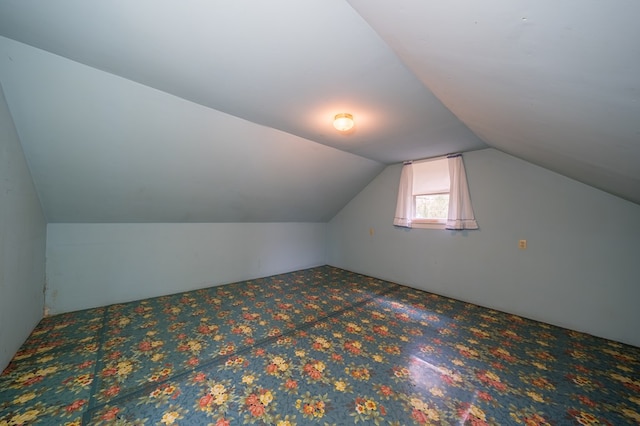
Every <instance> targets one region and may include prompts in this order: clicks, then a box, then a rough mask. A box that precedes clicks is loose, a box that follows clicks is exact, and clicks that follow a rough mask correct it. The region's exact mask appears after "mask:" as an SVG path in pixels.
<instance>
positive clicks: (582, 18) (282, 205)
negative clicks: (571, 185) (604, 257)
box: [0, 0, 640, 222]
mask: <svg viewBox="0 0 640 426" xmlns="http://www.w3.org/2000/svg"><path fill="white" fill-rule="evenodd" d="M638 12H640V4H638V3H637V2H635V0H615V1H614V2H613V3H611V2H608V3H606V4H605V3H602V2H600V1H594V0H579V1H578V0H568V1H566V2H562V3H558V2H550V1H542V2H541V1H539V0H537V1H533V0H527V1H521V2H512V1H509V0H490V1H487V2H482V3H478V2H475V1H472V0H460V1H453V2H442V1H431V0H421V1H419V0H394V1H388V0H349V1H348V2H347V1H345V0H309V1H303V2H301V1H295V0H272V1H269V2H255V1H248V0H234V1H230V0H229V1H222V0H218V1H212V0H198V1H196V0H191V1H181V2H174V1H169V0H160V1H158V0H153V1H152V0H137V1H134V2H131V1H127V0H112V1H108V2H86V1H82V0H57V1H55V2H50V1H29V0H3V1H2V2H0V85H1V86H2V89H3V91H4V95H5V99H6V102H7V104H8V107H9V110H10V111H11V114H12V117H13V120H14V123H15V126H16V129H17V132H18V135H19V137H20V140H21V142H22V145H23V148H24V151H25V155H26V157H27V161H28V163H29V166H30V169H31V173H32V175H33V178H34V182H35V184H36V187H37V190H38V192H39V195H40V198H41V202H42V204H43V208H44V210H45V214H46V215H47V218H48V220H49V221H50V222H252V221H255V222H263V221H326V220H329V219H330V218H331V217H332V216H333V215H334V214H335V213H336V212H337V211H338V210H339V209H340V208H342V206H344V205H345V204H346V203H347V202H348V201H349V200H350V199H351V198H352V197H353V196H354V195H355V194H357V192H358V191H359V190H360V189H362V188H363V187H364V185H366V184H367V183H368V182H369V181H370V180H371V179H372V178H373V177H374V176H375V175H376V174H377V173H379V172H380V171H381V170H382V168H383V167H384V165H385V164H390V163H395V162H399V161H402V160H405V159H416V158H425V157H431V156H436V155H443V154H446V153H449V152H457V151H467V150H474V149H481V148H485V147H487V146H491V147H495V148H497V149H500V150H502V151H505V152H507V153H510V154H512V155H515V156H517V157H520V158H523V159H525V160H528V161H531V162H533V163H536V164H539V165H541V166H543V167H547V168H549V169H551V170H554V171H556V172H558V173H561V174H564V175H566V176H569V177H571V178H574V179H577V180H579V181H582V182H585V183H587V184H590V185H593V186H595V187H597V188H600V189H603V190H605V191H608V192H611V193H613V194H616V195H618V196H621V197H623V198H626V199H628V200H631V201H633V202H636V203H640V43H639V42H638V40H640V27H638V26H637V25H635V22H634V17H635V16H638ZM341 112H350V113H352V114H353V115H354V117H355V120H356V127H355V129H354V130H353V131H351V132H348V133H347V134H341V133H339V132H337V131H336V130H334V129H333V127H332V125H331V122H332V118H333V116H334V115H335V114H337V113H341Z"/></svg>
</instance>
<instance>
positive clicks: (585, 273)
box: [327, 149, 640, 346]
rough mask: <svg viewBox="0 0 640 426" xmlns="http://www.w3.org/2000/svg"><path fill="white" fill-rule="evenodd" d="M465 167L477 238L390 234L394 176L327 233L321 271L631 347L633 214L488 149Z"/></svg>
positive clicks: (636, 282)
mask: <svg viewBox="0 0 640 426" xmlns="http://www.w3.org/2000/svg"><path fill="white" fill-rule="evenodd" d="M464 161H465V165H466V170H467V176H468V179H469V186H470V190H471V197H472V200H473V205H474V209H475V213H476V218H477V219H478V223H479V226H480V230H478V231H466V232H453V231H444V230H431V229H413V230H410V231H408V230H404V229H401V228H394V227H393V225H392V220H393V216H394V209H395V204H396V196H397V189H398V182H399V179H400V171H401V166H400V165H393V166H389V167H387V168H386V169H385V170H384V171H383V172H382V173H381V174H380V175H379V176H378V177H377V178H376V179H374V180H373V181H372V182H371V183H370V184H369V185H368V186H367V187H366V188H365V189H364V190H363V191H362V192H361V193H360V194H359V195H358V196H356V197H355V198H354V199H353V200H352V201H351V202H350V203H349V204H348V205H347V206H345V208H344V209H343V210H342V211H341V212H340V213H338V214H337V215H336V217H334V218H333V220H332V221H331V222H330V223H329V227H328V238H327V240H328V250H327V252H328V255H327V257H328V262H329V263H330V264H332V265H335V266H339V267H343V268H346V269H350V270H353V271H357V272H360V273H364V274H369V275H372V276H376V277H379V278H383V279H389V280H392V281H396V282H398V283H403V284H406V285H410V286H412V287H416V288H421V289H424V290H428V291H431V292H434V293H438V294H442V295H447V296H450V297H454V298H457V299H460V300H464V301H469V302H473V303H476V304H479V305H483V306H488V307H493V308H496V309H499V310H503V311H506V312H510V313H515V314H519V315H523V316H525V317H529V318H533V319H537V320H541V321H544V322H548V323H552V324H556V325H560V326H564V327H568V328H571V329H575V330H580V331H584V332H588V333H591V334H594V335H597V336H601V337H606V338H610V339H614V340H618V341H622V342H626V343H631V344H634V345H636V346H640V328H638V327H639V326H640V308H639V307H638V303H639V302H640V248H639V247H640V206H639V205H636V204H633V203H630V202H627V201H624V200H622V199H620V198H617V197H614V196H612V195H609V194H607V193H605V192H602V191H599V190H597V189H594V188H592V187H589V186H587V185H583V184H581V183H579V182H576V181H574V180H571V179H568V178H565V177H563V176H560V175H558V174H555V173H553V172H550V171H548V170H546V169H543V168H540V167H537V166H534V165H532V164H530V163H527V162H525V161H521V160H518V159H516V158H514V157H512V156H509V155H507V154H504V153H501V152H499V151H496V150H494V149H486V150H481V151H475V152H470V153H466V154H465V155H464ZM370 228H374V235H373V236H371V235H370V234H369V229H370ZM519 239H527V240H528V249H527V250H524V251H521V250H519V249H518V246H517V243H518V240H519Z"/></svg>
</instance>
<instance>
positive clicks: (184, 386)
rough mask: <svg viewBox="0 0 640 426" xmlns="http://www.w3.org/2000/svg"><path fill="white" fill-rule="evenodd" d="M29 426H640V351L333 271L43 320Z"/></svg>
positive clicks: (16, 377) (26, 356) (6, 413)
mask: <svg viewBox="0 0 640 426" xmlns="http://www.w3.org/2000/svg"><path fill="white" fill-rule="evenodd" d="M22 424H47V425H80V424H96V425H107V424H116V425H143V424H144V425H147V424H150V425H154V424H157V425H178V424H181V425H217V426H220V425H235V424H255V425H306V424H309V425H332V424H333V425H345V424H376V425H461V424H464V425H487V424H489V425H494V424H513V425H516V424H521V425H547V424H549V425H565V424H566V425H572V424H576V425H577V424H581V425H589V424H610V425H621V424H640V348H637V347H632V346H627V345H623V344H621V343H616V342H613V341H608V340H604V339H599V338H596V337H593V336H590V335H586V334H582V333H578V332H574V331H570V330H565V329H561V328H558V327H553V326H550V325H547V324H543V323H539V322H535V321H531V320H527V319H524V318H521V317H518V316H514V315H508V314H505V313H501V312H496V311H493V310H489V309H486V308H481V307H479V306H476V305H472V304H468V303H463V302H460V301H456V300H452V299H449V298H446V297H441V296H437V295H435V294H430V293H426V292H423V291H419V290H415V289H412V288H408V287H403V286H399V285H396V284H393V283H390V282H386V281H382V280H378V279H375V278H371V277H366V276H363V275H358V274H355V273H352V272H348V271H345V270H342V269H337V268H333V267H330V266H323V267H318V268H312V269H308V270H303V271H298V272H293V273H289V274H282V275H277V276H273V277H268V278H263V279H256V280H250V281H245V282H241V283H235V284H229V285H224V286H219V287H212V288H208V289H203V290H197V291H192V292H187V293H181V294H176V295H171V296H163V297H158V298H154V299H146V300H142V301H137V302H131V303H125V304H117V305H111V306H108V307H102V308H96V309H90V310H86V311H80V312H72V313H68V314H62V315H56V316H52V317H48V318H45V319H43V320H42V321H41V322H40V324H39V325H38V326H37V327H36V329H35V330H34V331H33V333H32V334H31V336H30V337H29V339H28V340H27V341H26V342H25V344H24V345H23V346H22V348H21V349H20V351H19V352H18V353H17V354H16V356H15V357H14V359H13V361H12V362H11V363H10V365H9V366H8V367H7V369H6V370H5V371H4V372H3V374H2V375H1V376H0V426H5V425H22Z"/></svg>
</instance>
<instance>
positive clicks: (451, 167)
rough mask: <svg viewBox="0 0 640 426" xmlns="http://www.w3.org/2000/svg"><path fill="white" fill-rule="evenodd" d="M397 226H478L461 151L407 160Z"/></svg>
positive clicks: (394, 220)
mask: <svg viewBox="0 0 640 426" xmlns="http://www.w3.org/2000/svg"><path fill="white" fill-rule="evenodd" d="M393 224H394V225H395V226H401V227H403V228H411V227H412V226H413V225H414V224H415V225H416V227H417V228H442V229H450V230H454V231H460V230H464V229H478V222H476V219H475V217H474V214H473V207H472V206H471V196H470V194H469V186H468V185H467V175H466V172H465V170H464V163H463V161H462V155H461V154H452V155H449V156H447V158H438V159H433V160H423V161H415V162H411V161H407V162H405V163H404V166H403V167H402V173H401V175H400V185H399V186H398V200H397V203H396V213H395V216H394V218H393Z"/></svg>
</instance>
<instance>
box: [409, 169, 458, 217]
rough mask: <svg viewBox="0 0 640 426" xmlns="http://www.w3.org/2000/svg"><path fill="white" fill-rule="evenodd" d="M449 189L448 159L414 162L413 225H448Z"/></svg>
mask: <svg viewBox="0 0 640 426" xmlns="http://www.w3.org/2000/svg"><path fill="white" fill-rule="evenodd" d="M449 187H450V179H449V163H448V160H447V159H446V158H438V159H435V160H423V161H414V162H413V194H412V198H413V220H412V223H413V224H415V225H419V224H431V225H435V224H442V225H444V224H446V223H447V214H448V212H449Z"/></svg>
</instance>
